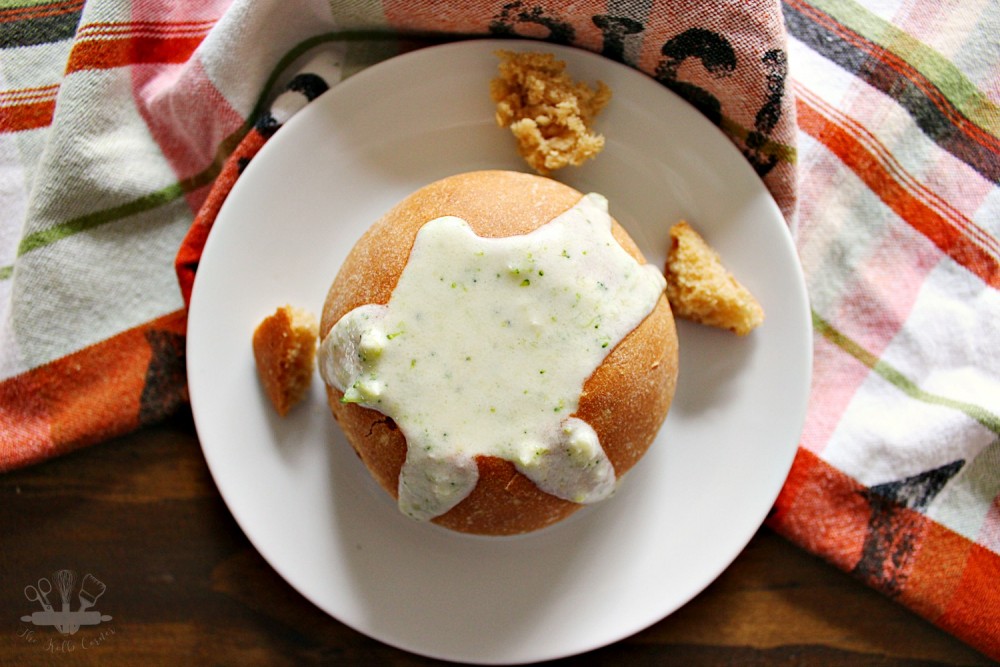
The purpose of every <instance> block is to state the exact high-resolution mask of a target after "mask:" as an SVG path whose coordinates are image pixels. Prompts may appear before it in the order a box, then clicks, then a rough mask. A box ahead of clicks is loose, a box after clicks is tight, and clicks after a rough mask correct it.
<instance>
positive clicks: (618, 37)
mask: <svg viewBox="0 0 1000 667" xmlns="http://www.w3.org/2000/svg"><path fill="white" fill-rule="evenodd" d="M592 20H593V22H594V25H595V26H597V27H598V28H600V30H601V34H602V35H603V36H604V47H603V48H602V49H601V55H602V56H604V57H606V58H611V59H612V60H617V61H618V62H621V63H623V62H625V38H626V37H628V36H629V35H636V34H638V33H640V32H642V31H643V30H644V29H645V26H643V25H642V24H641V23H639V22H638V21H636V20H635V19H631V18H628V17H627V16H611V15H610V14H598V15H597V16H595V17H594V18H593V19H592Z"/></svg>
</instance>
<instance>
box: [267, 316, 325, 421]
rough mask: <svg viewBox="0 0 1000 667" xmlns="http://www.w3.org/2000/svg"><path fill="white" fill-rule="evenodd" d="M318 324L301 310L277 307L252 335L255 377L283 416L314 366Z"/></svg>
mask: <svg viewBox="0 0 1000 667" xmlns="http://www.w3.org/2000/svg"><path fill="white" fill-rule="evenodd" d="M318 339H319V322H318V321H317V320H316V316H315V315H313V314H312V313H310V312H309V311H307V310H304V309H302V308H295V307H293V306H289V305H284V306H280V307H279V308H278V309H277V310H276V311H275V312H274V314H272V315H268V316H267V317H265V318H264V319H263V320H262V321H261V323H260V324H258V325H257V328H256V329H255V330H254V332H253V355H254V360H255V361H256V363H257V374H258V375H259V376H260V381H261V384H262V385H263V386H264V391H265V393H266V394H267V397H268V398H269V399H270V400H271V403H272V404H273V405H274V409H275V410H277V411H278V414H279V415H281V416H282V417H284V416H285V415H287V414H288V411H289V410H291V409H292V407H293V406H294V405H295V404H296V403H298V402H299V401H301V400H302V398H303V397H304V396H305V394H306V391H308V389H309V385H310V383H311V382H312V376H313V370H314V369H315V365H316V348H317V341H318Z"/></svg>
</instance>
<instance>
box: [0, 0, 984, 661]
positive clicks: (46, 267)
mask: <svg viewBox="0 0 1000 667" xmlns="http://www.w3.org/2000/svg"><path fill="white" fill-rule="evenodd" d="M564 5H565V3H557V2H547V1H544V0H495V1H485V2H471V1H466V2H448V3H444V2H439V1H432V0H415V1H412V2H404V1H403V0H374V1H372V2H364V3H358V2H341V1H338V0H333V1H327V0H207V1H206V2H198V3H194V2H190V3H174V2H168V1H167V0H133V1H131V2H130V1H129V0H88V1H84V0H64V1H62V2H49V1H46V0H11V1H9V2H4V3H2V4H0V470H3V469H7V470H9V469H14V468H17V467H21V466H25V465H29V464H33V463H37V462H40V461H44V460H46V459H48V458H50V457H53V456H56V455H58V454H60V453H63V452H67V451H70V450H72V449H76V448H79V447H82V446H84V445H89V444H93V443H97V442H100V441H102V440H105V439H107V438H109V437H112V436H114V435H117V434H121V433H124V432H127V431H129V430H131V429H134V428H136V427H138V426H141V425H142V424H147V423H152V422H155V421H157V420H159V419H162V418H163V417H164V416H165V415H167V414H169V413H171V412H172V411H174V410H176V409H177V408H179V407H180V406H182V405H183V404H184V402H185V401H186V390H185V377H184V357H183V352H184V333H185V302H186V301H185V299H186V297H187V296H188V295H189V290H190V289H191V284H192V278H193V275H194V272H195V271H196V270H197V262H198V257H199V253H200V249H201V244H202V243H203V242H204V239H205V238H206V237H207V235H208V234H209V232H210V229H211V224H212V222H213V221H214V218H215V214H216V212H217V211H218V209H219V206H220V205H221V203H222V201H224V200H225V198H226V195H227V194H228V192H229V189H230V188H231V187H232V184H233V182H235V180H236V179H237V178H238V177H239V173H240V171H241V169H242V167H243V166H245V164H246V162H247V161H248V160H249V159H251V158H252V157H253V155H254V154H255V153H256V151H257V150H258V149H259V148H260V147H261V146H262V145H263V144H264V143H265V142H266V141H267V140H268V138H269V137H270V136H271V135H272V134H273V133H274V132H275V131H276V130H277V129H278V128H279V127H280V126H281V124H282V123H283V122H284V121H285V120H287V118H288V117H289V116H290V115H292V114H293V113H294V112H295V111H296V110H297V109H299V108H301V106H303V105H304V104H306V103H308V101H309V100H311V99H312V98H313V97H315V96H316V95H318V94H319V93H321V92H322V91H323V90H325V89H326V87H328V86H332V85H336V83H337V82H338V81H339V80H341V79H343V78H345V77H348V76H350V75H351V74H352V73H353V72H355V71H357V70H358V69H361V68H363V67H366V66H368V65H371V64H373V63H375V62H379V61H381V60H384V59H386V58H388V57H391V56H393V55H395V54H397V53H400V52H402V51H405V50H409V49H413V48H419V47H421V46H424V45H427V44H430V43H434V42H438V41H444V40H447V39H455V38H458V37H468V36H474V35H492V36H522V37H532V38H540V39H548V40H551V41H554V42H559V43H564V44H572V45H575V46H578V47H581V48H585V49H590V50H593V51H598V52H600V53H602V54H604V55H605V56H607V57H609V58H614V59H617V60H621V61H623V62H626V63H628V64H630V65H632V66H634V67H636V68H638V69H640V70H642V71H644V72H646V73H647V74H649V75H650V76H652V77H654V78H655V79H656V80H657V81H659V82H660V83H662V84H663V85H665V86H667V87H669V88H671V89H672V90H674V91H676V92H677V93H679V94H680V95H682V96H683V97H685V98H686V99H687V100H689V101H690V102H691V103H692V104H693V105H695V106H696V107H697V108H698V109H699V110H700V111H702V113H704V114H705V115H706V116H707V117H708V118H709V119H711V120H712V121H713V122H714V123H716V124H717V125H718V126H719V127H721V128H722V130H723V131H724V132H725V133H726V134H727V135H728V136H729V137H730V138H731V139H732V140H733V141H734V142H735V143H736V144H737V145H738V146H739V147H740V149H741V150H742V152H743V154H744V155H745V157H746V159H747V160H748V161H750V163H751V164H753V166H754V167H755V168H756V170H757V172H758V174H760V176H761V178H762V179H763V181H764V183H765V185H766V186H767V187H768V188H769V189H770V191H771V193H772V194H773V195H774V197H775V199H776V201H777V202H778V204H779V206H780V207H781V209H782V211H783V212H784V213H785V215H786V218H787V220H788V222H789V225H790V226H791V229H792V231H793V234H794V236H795V239H796V243H797V247H798V250H799V254H800V257H801V259H802V263H803V266H804V269H805V273H806V278H807V283H808V289H809V295H810V298H811V303H812V309H813V323H814V326H815V360H814V361H815V363H814V385H813V389H812V395H811V401H810V408H809V413H808V417H807V422H806V426H805V430H804V433H803V435H802V441H801V446H800V448H799V453H798V456H797V457H796V460H795V463H794V465H793V468H792V471H791V474H790V476H789V478H788V481H787V483H786V485H785V487H784V489H783V491H782V493H781V495H780V497H779V499H778V501H777V504H776V506H775V508H774V511H773V513H772V515H771V516H770V517H769V519H768V523H769V525H770V526H771V527H773V528H774V529H775V530H777V531H778V532H780V533H781V534H783V535H785V536H787V537H788V538H789V539H791V540H792V541H794V542H795V543H797V544H799V545H801V546H802V547H803V548H805V549H807V550H809V551H810V552H812V553H815V554H819V555H821V556H823V557H824V558H826V559H828V560H829V561H830V562H831V563H833V564H835V565H836V566H838V567H840V568H842V569H844V570H848V571H851V572H853V573H855V574H856V575H857V576H858V577H860V578H861V579H862V580H864V581H866V582H867V583H869V584H870V585H872V586H873V587H875V588H877V589H878V590H880V591H882V592H884V593H885V594H886V595H888V596H890V597H892V598H894V599H897V600H899V601H900V602H901V603H903V604H905V605H907V606H909V607H910V608H911V609H913V610H914V611H916V612H917V613H919V614H921V615H923V616H925V617H926V618H928V619H930V620H931V621H933V622H934V623H936V624H938V625H939V626H940V627H942V628H944V629H946V630H948V631H949V632H952V633H954V634H955V635H956V636H958V637H960V638H961V639H963V640H965V641H966V642H968V643H969V644H971V645H972V646H975V647H976V648H978V649H980V650H981V651H983V652H984V653H986V654H987V655H989V656H992V657H994V658H997V659H1000V332H998V323H1000V291H998V288H1000V268H998V264H1000V240H998V237H1000V188H998V179H1000V40H998V37H997V36H998V35H1000V6H998V5H997V4H996V3H995V2H981V1H975V0H974V1H972V2H930V1H926V2H917V1H914V0H863V1H862V2H855V1H853V0H785V1H784V2H782V3H779V2H776V1H774V2H772V1H769V0H754V1H748V2H740V1H739V0H730V1H729V2H703V3H680V2H678V3H666V2H658V1H653V2H650V1H648V0H608V1H607V2H598V1H596V0H586V1H584V2H578V3H575V4H574V6H573V9H572V11H570V10H568V9H566V8H565V6H564Z"/></svg>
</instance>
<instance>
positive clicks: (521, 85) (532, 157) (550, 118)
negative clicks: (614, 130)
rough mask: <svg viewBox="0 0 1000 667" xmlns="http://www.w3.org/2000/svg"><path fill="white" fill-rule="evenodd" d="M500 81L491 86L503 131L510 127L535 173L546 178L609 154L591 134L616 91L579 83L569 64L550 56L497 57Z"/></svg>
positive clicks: (508, 53)
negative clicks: (606, 153)
mask: <svg viewBox="0 0 1000 667" xmlns="http://www.w3.org/2000/svg"><path fill="white" fill-rule="evenodd" d="M497 56H498V57H499V58H500V65H499V68H498V71H499V75H498V76H497V77H496V78H495V79H493V80H492V81H491V82H490V97H491V98H492V99H493V101H494V102H495V103H496V120H497V124H498V125H499V126H500V127H508V126H509V127H510V130H511V132H512V133H513V134H514V137H515V138H516V140H517V147H518V152H519V153H520V154H521V156H522V157H524V159H525V160H526V161H527V163H528V164H529V165H530V166H531V168H532V169H534V170H535V171H537V172H538V173H539V174H542V175H546V174H549V173H551V172H553V171H555V170H556V169H561V168H563V167H565V166H567V165H580V164H582V163H583V162H584V161H586V160H588V159H590V158H592V157H594V156H595V155H597V154H598V153H600V152H601V150H602V149H603V148H604V137H603V136H601V135H600V134H595V133H594V132H593V131H592V129H591V123H592V122H593V119H594V117H595V116H596V115H597V114H598V113H600V111H601V109H603V108H604V106H605V105H606V104H607V103H608V101H609V100H610V99H611V89H610V88H608V86H607V85H605V84H604V83H603V82H601V81H598V82H597V87H596V89H591V88H590V86H588V85H587V84H585V83H577V82H575V81H573V79H572V78H571V77H570V76H569V74H567V73H566V63H565V62H563V61H561V60H556V59H555V56H553V55H552V54H551V53H531V52H528V53H514V52H511V51H498V52H497Z"/></svg>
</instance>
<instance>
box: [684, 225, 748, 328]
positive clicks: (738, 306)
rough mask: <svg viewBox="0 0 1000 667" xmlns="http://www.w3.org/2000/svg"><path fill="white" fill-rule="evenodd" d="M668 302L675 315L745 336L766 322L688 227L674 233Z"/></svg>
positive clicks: (720, 261) (714, 253)
mask: <svg viewBox="0 0 1000 667" xmlns="http://www.w3.org/2000/svg"><path fill="white" fill-rule="evenodd" d="M665 273H666V278H667V300H668V301H669V302H670V306H671V308H673V311H674V314H675V315H677V316H678V317H682V318H684V319H688V320H692V321H694V322H699V323H701V324H706V325H709V326H713V327H718V328H721V329H729V330H730V331H732V332H734V333H736V334H738V335H740V336H745V335H746V334H748V333H750V332H751V331H752V330H753V329H755V328H756V327H757V326H759V325H760V323H761V322H763V321H764V309H763V308H762V307H761V305H760V303H758V301H757V299H756V298H754V296H753V294H751V293H750V290H748V289H747V288H746V287H744V286H743V285H742V284H740V282H739V281H737V280H736V278H735V277H734V276H733V274H732V273H730V272H729V270H728V269H726V267H725V266H723V264H722V258H721V257H720V256H719V253H717V252H716V251H715V249H714V248H712V247H711V246H709V245H708V243H707V242H706V241H705V239H703V238H702V237H701V235H699V234H698V232H696V231H695V230H694V229H693V228H692V227H691V226H690V225H689V224H688V223H686V222H683V221H681V222H679V223H677V224H676V225H674V226H673V227H672V228H671V229H670V250H669V251H668V253H667V265H666V271H665Z"/></svg>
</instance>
